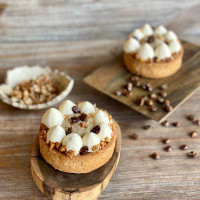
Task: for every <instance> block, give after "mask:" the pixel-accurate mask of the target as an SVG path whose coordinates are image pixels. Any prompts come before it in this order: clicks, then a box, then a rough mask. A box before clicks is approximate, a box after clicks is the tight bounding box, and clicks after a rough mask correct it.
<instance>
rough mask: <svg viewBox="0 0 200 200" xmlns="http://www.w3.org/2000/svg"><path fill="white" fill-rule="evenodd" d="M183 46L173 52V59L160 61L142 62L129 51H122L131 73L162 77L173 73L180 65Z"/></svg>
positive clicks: (147, 76)
mask: <svg viewBox="0 0 200 200" xmlns="http://www.w3.org/2000/svg"><path fill="white" fill-rule="evenodd" d="M183 53H184V50H183V46H181V51H180V52H178V53H176V54H173V59H171V60H169V61H160V62H142V61H140V60H138V59H136V57H135V56H134V55H133V54H131V53H129V54H127V53H124V55H123V59H124V64H125V66H126V68H127V69H128V70H129V71H130V72H131V73H133V74H137V75H140V76H143V77H146V78H164V77H168V76H171V75H173V74H175V73H176V72H177V71H178V70H179V69H180V67H181V65H182V57H183Z"/></svg>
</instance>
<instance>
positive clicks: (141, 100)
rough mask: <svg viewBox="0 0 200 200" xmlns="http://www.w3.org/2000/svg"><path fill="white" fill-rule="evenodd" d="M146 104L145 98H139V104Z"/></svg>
mask: <svg viewBox="0 0 200 200" xmlns="http://www.w3.org/2000/svg"><path fill="white" fill-rule="evenodd" d="M144 104H145V99H144V98H143V97H142V98H139V99H138V105H139V106H143V105H144Z"/></svg>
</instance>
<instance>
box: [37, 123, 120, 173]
mask: <svg viewBox="0 0 200 200" xmlns="http://www.w3.org/2000/svg"><path fill="white" fill-rule="evenodd" d="M113 132H114V135H113V136H112V138H111V141H110V142H109V143H107V144H106V145H105V147H104V148H103V149H99V150H97V151H96V152H91V153H87V154H86V155H77V156H73V157H68V156H66V155H65V154H64V153H61V152H59V151H58V150H56V149H50V148H49V146H48V144H47V143H46V142H45V141H44V139H43V138H42V137H39V144H40V153H41V155H42V157H43V158H44V159H45V161H46V162H47V163H49V164H50V165H52V166H53V167H54V168H55V169H58V170H60V171H63V172H68V173H76V174H80V173H89V172H91V171H93V170H95V169H98V168H99V167H101V166H103V165H104V164H105V163H107V162H108V161H109V160H110V158H111V157H112V155H113V152H114V149H115V142H116V138H117V131H116V128H115V125H114V124H113Z"/></svg>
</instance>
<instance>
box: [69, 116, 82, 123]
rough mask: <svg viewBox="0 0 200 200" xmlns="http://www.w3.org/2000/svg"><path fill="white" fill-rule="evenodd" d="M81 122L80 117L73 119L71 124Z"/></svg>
mask: <svg viewBox="0 0 200 200" xmlns="http://www.w3.org/2000/svg"><path fill="white" fill-rule="evenodd" d="M79 121H80V118H79V117H71V122H72V123H77V122H79Z"/></svg>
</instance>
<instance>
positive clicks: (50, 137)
mask: <svg viewBox="0 0 200 200" xmlns="http://www.w3.org/2000/svg"><path fill="white" fill-rule="evenodd" d="M64 136H65V130H64V129H63V128H62V127H61V126H58V125H55V126H53V127H51V128H50V129H49V130H48V132H47V140H46V142H47V143H49V141H51V142H55V143H56V142H59V143H61V142H62V139H63V138H64Z"/></svg>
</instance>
